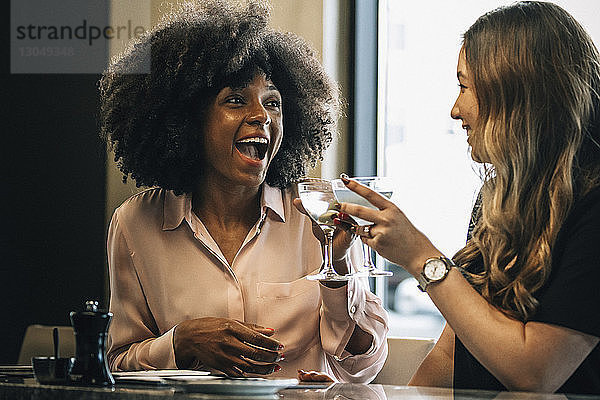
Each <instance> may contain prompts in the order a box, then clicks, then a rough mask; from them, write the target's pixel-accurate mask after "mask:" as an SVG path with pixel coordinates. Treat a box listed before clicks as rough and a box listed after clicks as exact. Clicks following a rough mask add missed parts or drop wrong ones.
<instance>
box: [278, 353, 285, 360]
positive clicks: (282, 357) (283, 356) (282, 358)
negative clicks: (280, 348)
mask: <svg viewBox="0 0 600 400" xmlns="http://www.w3.org/2000/svg"><path fill="white" fill-rule="evenodd" d="M282 360H285V354H283V353H281V354H280V355H279V359H278V360H277V361H282Z"/></svg>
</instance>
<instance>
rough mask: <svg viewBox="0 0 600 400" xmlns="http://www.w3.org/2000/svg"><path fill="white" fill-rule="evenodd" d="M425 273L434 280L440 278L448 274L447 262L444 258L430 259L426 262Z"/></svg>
mask: <svg viewBox="0 0 600 400" xmlns="http://www.w3.org/2000/svg"><path fill="white" fill-rule="evenodd" d="M423 274H424V275H425V276H426V277H427V279H429V280H432V281H437V280H440V279H442V278H443V277H444V275H445V274H446V264H445V263H444V262H443V261H442V260H438V259H435V260H430V261H428V262H427V264H425V268H424V269H423Z"/></svg>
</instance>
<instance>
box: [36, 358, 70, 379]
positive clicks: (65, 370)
mask: <svg viewBox="0 0 600 400" xmlns="http://www.w3.org/2000/svg"><path fill="white" fill-rule="evenodd" d="M74 361H75V359H74V358H55V357H32V358H31V364H32V365H33V374H34V375H35V378H36V379H37V381H38V382H39V383H42V384H47V385H60V384H66V383H69V374H70V373H71V367H73V362H74Z"/></svg>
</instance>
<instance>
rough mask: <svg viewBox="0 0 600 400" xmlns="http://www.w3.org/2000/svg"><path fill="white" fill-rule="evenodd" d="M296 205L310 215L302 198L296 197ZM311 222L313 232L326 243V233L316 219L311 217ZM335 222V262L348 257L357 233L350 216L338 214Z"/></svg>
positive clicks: (302, 211) (341, 272) (299, 209)
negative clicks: (303, 205) (354, 230)
mask: <svg viewBox="0 0 600 400" xmlns="http://www.w3.org/2000/svg"><path fill="white" fill-rule="evenodd" d="M294 206H295V207H296V208H297V209H298V211H300V212H301V213H302V214H305V215H306V216H307V217H308V213H307V212H306V210H304V207H302V201H301V200H300V199H294ZM335 220H337V221H335ZM310 222H312V228H313V234H314V235H315V237H316V238H317V239H318V240H319V241H320V242H321V243H324V242H325V235H324V234H323V231H322V230H321V228H320V227H319V225H318V224H317V223H316V222H315V221H313V220H312V219H311V220H310ZM333 222H334V223H335V224H336V230H335V232H334V234H333V261H334V262H335V261H340V260H343V259H344V258H345V257H346V255H347V253H348V250H349V249H350V247H351V246H352V243H353V242H354V239H356V235H355V234H354V233H352V230H351V227H352V224H353V223H354V221H352V220H351V219H350V218H349V216H347V215H346V216H344V215H338V216H337V217H335V218H334V221H333ZM338 272H339V273H340V274H343V273H348V271H338Z"/></svg>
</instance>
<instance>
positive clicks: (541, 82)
mask: <svg viewBox="0 0 600 400" xmlns="http://www.w3.org/2000/svg"><path fill="white" fill-rule="evenodd" d="M457 75H458V81H459V86H460V93H459V95H458V99H457V100H456V103H455V104H454V107H453V108H452V112H451V115H452V118H454V119H459V120H461V121H462V125H463V128H464V129H465V130H466V132H467V141H468V142H469V144H470V146H471V150H472V157H473V159H474V160H475V161H477V162H480V163H483V164H484V168H485V169H486V179H485V183H484V185H483V188H482V190H481V196H480V198H481V207H480V208H479V207H476V210H475V211H474V214H475V217H476V221H477V222H476V223H475V226H474V230H473V232H472V235H470V238H469V240H468V241H467V244H466V246H465V247H464V248H463V249H462V250H460V251H459V252H458V253H457V254H456V255H455V256H454V257H453V261H452V260H449V259H447V258H445V257H444V255H443V254H442V253H441V252H440V251H439V250H438V249H437V248H436V247H435V245H434V244H433V243H431V242H430V241H429V240H428V238H427V237H425V235H424V234H423V233H421V232H419V231H418V230H417V228H415V227H414V226H413V225H412V224H411V222H410V221H409V220H408V219H407V218H406V217H405V215H404V214H403V213H402V211H401V210H399V209H398V208H397V207H396V206H394V204H392V203H391V202H389V201H388V200H386V199H385V198H383V197H381V196H379V195H377V194H376V193H374V192H372V191H370V190H369V189H367V188H365V187H363V186H360V185H359V184H358V183H356V182H354V181H351V180H346V182H347V186H348V187H349V188H350V189H352V190H354V191H356V192H357V193H359V194H361V195H363V196H364V197H365V198H367V199H368V200H369V201H370V202H371V203H373V204H374V205H376V206H377V207H378V208H379V210H378V211H374V210H370V209H368V208H365V207H361V206H356V205H352V204H342V205H341V211H343V212H345V213H348V214H351V215H355V216H358V217H360V218H364V219H367V220H370V221H372V222H373V224H374V225H372V226H371V228H370V231H369V232H368V233H369V234H368V235H364V234H363V235H364V236H363V237H362V240H363V241H364V242H365V243H367V244H368V245H369V246H371V247H372V248H373V249H375V250H376V251H377V252H379V253H380V254H381V255H382V256H384V257H386V258H387V259H388V260H390V261H393V262H395V263H397V264H399V265H402V266H403V267H404V268H406V270H407V271H409V272H410V273H411V274H412V275H413V276H414V277H415V278H417V280H418V281H419V284H420V286H421V287H422V288H423V289H424V290H425V291H426V292H427V293H428V294H429V296H430V297H431V299H432V300H433V302H434V303H435V305H436V306H437V307H438V308H439V310H440V311H441V312H442V314H443V315H444V317H445V318H446V321H447V324H446V327H445V329H444V331H443V333H442V334H441V337H440V338H439V340H438V342H437V344H436V346H435V347H434V349H433V350H432V351H431V352H430V354H429V355H428V356H427V358H426V359H425V360H424V361H423V363H422V365H421V366H420V368H419V369H418V371H417V372H416V374H415V375H414V376H413V378H412V381H411V384H414V385H427V386H454V387H455V388H480V389H494V390H507V389H508V390H520V391H540V392H555V391H559V392H570V393H595V394H600V346H599V345H598V343H599V337H600V312H599V311H598V306H599V305H600V288H599V287H598V286H599V285H600V186H599V184H600V132H599V129H600V101H599V96H600V94H599V93H600V59H599V56H598V51H597V49H596V47H595V46H594V44H593V43H592V41H591V39H590V37H589V36H588V34H587V33H586V32H585V31H584V29H583V28H582V27H581V26H580V25H579V24H578V23H577V21H575V20H574V19H573V18H572V17H571V16H570V15H569V14H568V13H567V12H566V11H564V10H563V9H562V8H560V7H558V6H556V5H554V4H551V3H545V2H519V3H515V4H513V5H511V6H507V7H502V8H499V9H496V10H494V11H491V12H489V13H487V14H485V15H483V16H482V17H480V18H479V19H478V20H477V21H476V22H475V23H474V24H473V25H472V26H471V27H470V28H469V30H468V31H467V32H466V33H465V35H464V42H463V47H462V49H461V51H460V54H459V59H458V71H457ZM424 190H428V191H430V190H431V188H424ZM439 195H440V196H452V193H439ZM432 212H435V210H432ZM461 272H462V273H461Z"/></svg>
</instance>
